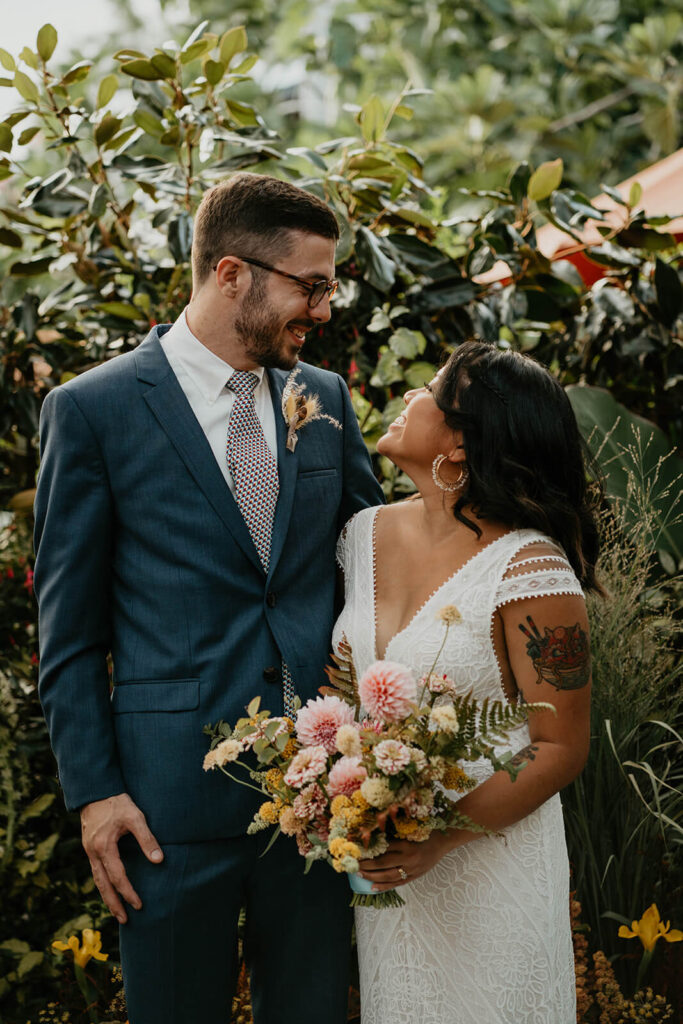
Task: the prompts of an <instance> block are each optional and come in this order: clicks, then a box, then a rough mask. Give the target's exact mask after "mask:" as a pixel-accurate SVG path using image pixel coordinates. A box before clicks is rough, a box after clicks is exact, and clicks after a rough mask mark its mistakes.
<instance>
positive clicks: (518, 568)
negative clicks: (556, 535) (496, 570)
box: [495, 540, 583, 608]
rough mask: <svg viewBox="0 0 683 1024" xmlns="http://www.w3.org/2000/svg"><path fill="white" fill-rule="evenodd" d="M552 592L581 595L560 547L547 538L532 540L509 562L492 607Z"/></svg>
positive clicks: (543, 595)
mask: <svg viewBox="0 0 683 1024" xmlns="http://www.w3.org/2000/svg"><path fill="white" fill-rule="evenodd" d="M555 594H575V595H577V596H579V597H582V596H583V590H582V589H581V584H580V583H579V581H578V579H577V578H576V573H575V572H574V570H573V569H572V567H571V565H570V564H569V561H568V560H567V556H566V555H565V553H564V551H563V550H562V548H561V547H560V546H559V545H558V544H555V543H554V542H553V541H550V540H547V541H545V540H544V541H540V540H539V541H534V542H531V543H530V544H528V545H526V546H525V547H523V548H522V549H521V550H520V551H518V552H517V554H516V555H514V556H513V557H512V558H511V559H510V561H509V562H508V564H507V567H506V570H505V572H504V574H503V578H502V579H501V581H500V583H499V584H498V590H497V591H496V599H495V607H496V608H500V606H501V605H504V604H509V603H510V601H522V600H525V599H527V598H530V597H550V596H552V595H555Z"/></svg>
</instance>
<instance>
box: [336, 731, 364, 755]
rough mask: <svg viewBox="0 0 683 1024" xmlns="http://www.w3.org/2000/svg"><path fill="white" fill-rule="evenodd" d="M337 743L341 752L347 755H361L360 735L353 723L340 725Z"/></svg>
mask: <svg viewBox="0 0 683 1024" xmlns="http://www.w3.org/2000/svg"><path fill="white" fill-rule="evenodd" d="M335 744H336V747H337V750H338V751H339V753H340V754H344V756H345V757H360V755H361V753H362V748H361V742H360V736H359V735H358V730H357V729H356V728H355V726H353V725H340V726H339V728H338V729H337V735H336V737H335Z"/></svg>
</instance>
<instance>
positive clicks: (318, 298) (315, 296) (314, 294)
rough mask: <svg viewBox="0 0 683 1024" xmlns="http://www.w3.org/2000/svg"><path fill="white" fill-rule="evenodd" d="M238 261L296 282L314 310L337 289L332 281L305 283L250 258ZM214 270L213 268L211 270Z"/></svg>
mask: <svg viewBox="0 0 683 1024" xmlns="http://www.w3.org/2000/svg"><path fill="white" fill-rule="evenodd" d="M239 259H241V260H242V262H243V263H253V265H254V266H255V267H260V268H261V269H262V270H269V271H270V273H271V274H279V275H280V277H288V278H289V279H290V281H296V283H297V284H300V285H301V286H302V287H303V288H307V289H308V302H307V305H308V308H309V309H315V307H316V306H319V305H320V303H321V302H322V301H323V299H324V298H325V296H326V295H329V297H330V298H332V296H333V295H334V293H335V292H336V290H337V288H338V287H339V281H336V280H332V281H327V280H326V279H325V278H322V279H321V280H320V281H313V282H311V281H305V280H304V278H303V277H297V276H296V274H288V273H287V272H286V271H285V270H278V268H277V267H271V265H270V264H269V263H263V262H262V261H261V260H254V259H252V258H251V256H240V257H239ZM213 269H214V270H215V269H216V268H215V267H214V268H213Z"/></svg>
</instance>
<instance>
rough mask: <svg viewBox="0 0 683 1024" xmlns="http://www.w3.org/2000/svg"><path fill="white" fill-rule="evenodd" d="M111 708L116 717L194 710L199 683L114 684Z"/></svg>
mask: <svg viewBox="0 0 683 1024" xmlns="http://www.w3.org/2000/svg"><path fill="white" fill-rule="evenodd" d="M111 707H112V711H113V713H114V714H115V715H122V714H126V713H130V712H137V713H140V712H150V713H151V712H159V711H194V710H195V708H198V707H199V680H198V679H144V680H139V681H138V680H136V681H135V682H124V683H117V685H116V686H115V687H114V690H113V692H112V695H111Z"/></svg>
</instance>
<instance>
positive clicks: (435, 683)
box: [420, 672, 455, 693]
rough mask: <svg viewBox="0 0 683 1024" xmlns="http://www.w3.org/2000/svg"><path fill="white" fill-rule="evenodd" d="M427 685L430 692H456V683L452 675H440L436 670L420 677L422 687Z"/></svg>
mask: <svg viewBox="0 0 683 1024" xmlns="http://www.w3.org/2000/svg"><path fill="white" fill-rule="evenodd" d="M425 686H426V687H427V689H428V690H429V692H430V693H454V692H455V683H454V682H453V680H452V679H451V678H450V676H447V675H445V674H444V675H442V676H438V675H437V674H436V673H435V672H432V673H430V675H429V676H422V678H421V679H420V689H424V687H425Z"/></svg>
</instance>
